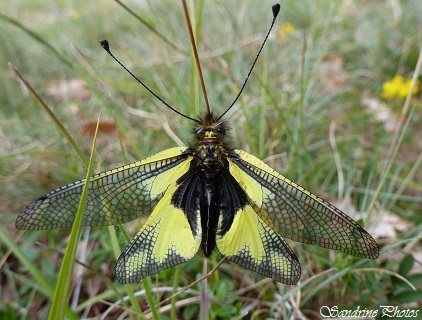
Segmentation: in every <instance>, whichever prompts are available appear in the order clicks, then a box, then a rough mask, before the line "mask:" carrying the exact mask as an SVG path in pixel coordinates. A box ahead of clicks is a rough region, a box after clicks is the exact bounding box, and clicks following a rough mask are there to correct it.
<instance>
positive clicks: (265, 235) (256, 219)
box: [216, 205, 300, 284]
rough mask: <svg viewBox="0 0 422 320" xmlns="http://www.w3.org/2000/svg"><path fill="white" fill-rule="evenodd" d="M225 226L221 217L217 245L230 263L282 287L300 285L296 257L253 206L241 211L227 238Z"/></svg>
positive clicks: (298, 265) (234, 220) (298, 266)
mask: <svg viewBox="0 0 422 320" xmlns="http://www.w3.org/2000/svg"><path fill="white" fill-rule="evenodd" d="M222 225H223V217H222V216H220V220H219V227H218V231H217V238H216V240H217V241H216V243H217V248H218V250H219V251H220V252H221V254H223V255H224V256H226V258H227V259H228V260H230V261H233V262H234V263H237V264H238V265H240V266H242V267H243V268H246V269H249V270H252V271H255V272H257V273H259V274H261V275H263V276H266V277H270V278H272V279H274V280H276V281H279V282H282V283H286V284H296V283H297V282H298V281H299V278H300V263H299V260H298V259H297V257H296V255H295V254H294V252H293V251H292V249H290V247H289V246H288V244H287V243H286V241H284V239H283V238H282V237H281V236H280V235H279V234H277V232H275V231H274V230H273V229H271V228H270V227H269V226H268V225H267V224H266V223H265V222H264V221H263V220H262V219H261V217H260V216H259V215H257V214H256V212H255V211H254V209H253V208H252V206H250V205H246V206H245V207H243V208H241V209H239V211H237V212H236V213H235V216H234V219H233V222H232V224H231V226H230V228H229V229H228V231H227V232H225V233H224V234H222V230H223V229H224V227H222Z"/></svg>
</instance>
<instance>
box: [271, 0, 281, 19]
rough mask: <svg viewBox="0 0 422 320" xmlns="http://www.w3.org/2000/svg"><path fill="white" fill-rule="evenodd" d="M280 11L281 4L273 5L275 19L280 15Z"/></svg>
mask: <svg viewBox="0 0 422 320" xmlns="http://www.w3.org/2000/svg"><path fill="white" fill-rule="evenodd" d="M279 12H280V4H279V3H276V4H275V5H273V16H274V19H275V18H276V17H277V16H278V13H279Z"/></svg>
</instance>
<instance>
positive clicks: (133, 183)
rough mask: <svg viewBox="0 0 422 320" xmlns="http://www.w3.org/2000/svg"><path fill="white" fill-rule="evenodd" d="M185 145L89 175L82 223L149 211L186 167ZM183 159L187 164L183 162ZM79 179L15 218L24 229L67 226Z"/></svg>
mask: <svg viewBox="0 0 422 320" xmlns="http://www.w3.org/2000/svg"><path fill="white" fill-rule="evenodd" d="M186 150H187V148H172V149H167V150H164V151H162V152H160V153H157V154H155V155H153V156H151V157H149V158H146V159H144V160H142V161H138V162H135V163H132V164H129V165H126V166H123V167H120V168H116V169H113V170H110V171H106V172H104V173H100V174H96V175H94V176H93V177H92V178H91V181H90V183H89V191H88V198H87V206H86V211H85V216H84V220H83V225H85V226H107V225H116V224H119V223H125V222H128V221H131V220H133V219H135V218H137V217H139V216H141V215H144V214H149V213H150V212H151V210H152V208H153V207H154V206H155V205H156V204H157V202H158V201H159V199H160V198H161V197H162V196H163V194H164V192H165V191H166V189H167V188H168V186H169V185H170V184H171V183H173V182H174V181H176V180H177V179H178V178H179V177H180V175H181V174H183V173H184V172H185V171H184V170H187V168H189V163H190V160H189V158H188V154H186V153H185V154H182V153H183V152H184V151H186ZM184 162H186V163H187V164H184ZM84 181H85V179H83V180H79V181H76V182H74V183H71V184H68V185H66V186H63V187H61V188H58V189H56V190H53V191H51V192H49V193H48V194H46V195H45V196H43V197H41V198H39V199H37V200H35V201H34V202H32V203H30V204H29V205H28V206H27V207H26V208H25V209H23V211H22V212H21V213H20V214H19V216H18V217H17V219H16V227H17V228H18V229H26V230H42V229H53V228H70V227H71V226H72V224H73V221H74V218H75V213H76V211H77V208H78V205H79V201H80V198H81V193H82V189H83V186H84Z"/></svg>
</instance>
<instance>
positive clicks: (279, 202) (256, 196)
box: [229, 150, 379, 259]
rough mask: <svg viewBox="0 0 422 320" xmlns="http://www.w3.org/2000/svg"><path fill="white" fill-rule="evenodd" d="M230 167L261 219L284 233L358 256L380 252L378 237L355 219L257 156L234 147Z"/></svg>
mask: <svg viewBox="0 0 422 320" xmlns="http://www.w3.org/2000/svg"><path fill="white" fill-rule="evenodd" d="M229 169H230V173H231V174H232V175H233V177H234V178H235V179H236V181H238V183H239V184H240V186H241V187H242V188H243V189H244V190H245V192H246V194H247V196H248V197H249V199H250V202H251V204H252V206H253V207H254V208H256V210H255V211H256V212H257V214H258V215H259V217H260V219H262V221H264V223H265V224H267V225H268V226H270V227H271V228H273V229H274V230H275V231H277V232H278V233H279V234H281V235H283V236H284V237H286V238H288V239H292V240H295V241H299V242H303V243H308V244H316V245H318V246H320V247H323V248H328V249H335V250H341V251H343V252H345V253H347V254H350V255H354V256H358V257H363V258H368V259H376V258H377V257H378V256H379V251H378V245H377V243H376V242H375V240H374V239H373V238H372V236H371V235H370V234H369V233H368V232H366V231H365V230H364V229H363V228H362V227H361V226H359V225H358V224H357V223H356V222H355V221H354V220H353V219H351V218H350V217H349V216H347V215H346V214H345V213H343V212H342V211H340V210H339V209H337V208H336V207H334V206H333V205H331V204H330V203H328V202H327V201H325V200H323V199H321V198H319V197H317V196H316V195H314V194H312V193H311V192H309V191H307V190H305V189H304V188H302V187H301V186H299V185H297V184H296V183H294V182H292V181H290V180H288V179H287V178H285V177H283V176H282V175H280V174H279V173H278V172H276V171H274V170H273V169H272V168H271V167H269V166H268V165H266V164H265V163H264V162H262V161H261V160H259V159H258V158H256V157H255V156H253V155H251V154H249V153H247V152H245V151H242V150H234V152H233V154H232V155H231V156H230V157H229Z"/></svg>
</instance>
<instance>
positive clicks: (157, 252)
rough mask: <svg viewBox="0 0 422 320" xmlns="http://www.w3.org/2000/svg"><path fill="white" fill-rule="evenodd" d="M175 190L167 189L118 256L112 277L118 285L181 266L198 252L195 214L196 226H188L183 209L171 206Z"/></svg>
mask: <svg viewBox="0 0 422 320" xmlns="http://www.w3.org/2000/svg"><path fill="white" fill-rule="evenodd" d="M185 165H186V166H187V167H188V166H189V165H188V164H185ZM176 187H177V185H176V183H173V184H171V185H170V186H169V188H168V189H167V191H166V192H165V194H164V197H163V198H162V199H161V200H160V201H159V202H158V204H157V206H156V207H155V208H154V211H153V212H152V213H151V215H150V216H149V217H148V219H147V220H146V222H145V223H144V225H143V226H142V228H141V230H140V231H139V233H138V234H137V235H136V236H135V238H134V239H133V240H132V241H131V242H130V244H129V245H128V246H127V247H126V249H125V250H124V251H123V253H122V254H121V255H120V257H119V259H118V261H117V265H116V278H117V280H118V281H119V282H120V283H131V282H138V281H140V280H141V279H142V278H145V277H147V276H149V275H151V274H154V273H157V272H159V271H161V270H164V269H167V268H170V267H172V266H175V265H178V264H181V263H184V262H186V261H188V260H190V259H191V258H192V257H193V256H194V255H195V254H196V253H197V252H198V250H199V247H200V245H201V239H202V230H201V223H200V215H199V211H197V212H196V217H195V219H196V221H195V222H196V223H189V221H188V219H187V217H186V215H185V213H184V212H183V210H182V209H180V208H177V207H175V206H174V205H173V203H172V197H173V195H174V193H175V192H176V189H177V188H176ZM193 226H194V227H193Z"/></svg>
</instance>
